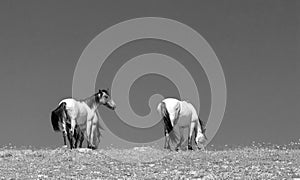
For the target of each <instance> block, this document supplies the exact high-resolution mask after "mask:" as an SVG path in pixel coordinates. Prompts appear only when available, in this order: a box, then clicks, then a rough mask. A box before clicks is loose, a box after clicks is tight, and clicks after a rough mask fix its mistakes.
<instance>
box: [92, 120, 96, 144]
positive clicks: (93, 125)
mask: <svg viewBox="0 0 300 180" xmlns="http://www.w3.org/2000/svg"><path fill="white" fill-rule="evenodd" d="M95 129H96V125H95V124H94V123H93V124H92V131H91V142H92V143H91V148H92V149H96V146H95V144H94V134H95Z"/></svg>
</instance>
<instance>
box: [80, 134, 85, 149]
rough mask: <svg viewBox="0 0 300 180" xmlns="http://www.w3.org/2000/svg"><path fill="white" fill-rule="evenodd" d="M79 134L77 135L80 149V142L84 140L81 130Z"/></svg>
mask: <svg viewBox="0 0 300 180" xmlns="http://www.w3.org/2000/svg"><path fill="white" fill-rule="evenodd" d="M79 134H80V135H79V148H82V142H83V140H84V134H83V132H82V131H81V130H80V132H79Z"/></svg>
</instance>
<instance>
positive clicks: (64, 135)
mask: <svg viewBox="0 0 300 180" xmlns="http://www.w3.org/2000/svg"><path fill="white" fill-rule="evenodd" d="M62 134H63V138H64V146H66V145H67V142H66V136H67V135H66V133H65V132H64V131H63V132H62Z"/></svg>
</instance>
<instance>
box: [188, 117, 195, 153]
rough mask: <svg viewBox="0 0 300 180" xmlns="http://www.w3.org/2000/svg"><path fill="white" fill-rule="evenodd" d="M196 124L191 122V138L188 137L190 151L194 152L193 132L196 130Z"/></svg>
mask: <svg viewBox="0 0 300 180" xmlns="http://www.w3.org/2000/svg"><path fill="white" fill-rule="evenodd" d="M195 125H196V124H195V122H191V125H190V128H189V137H188V150H193V147H192V137H193V131H194V130H195Z"/></svg>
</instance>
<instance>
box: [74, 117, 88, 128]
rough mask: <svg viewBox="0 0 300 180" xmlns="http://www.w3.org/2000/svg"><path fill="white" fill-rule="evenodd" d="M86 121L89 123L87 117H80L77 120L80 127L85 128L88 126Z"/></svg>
mask: <svg viewBox="0 0 300 180" xmlns="http://www.w3.org/2000/svg"><path fill="white" fill-rule="evenodd" d="M86 121H87V117H86V115H81V116H80V115H79V116H78V117H77V118H76V122H77V124H78V125H79V126H84V125H85V124H86Z"/></svg>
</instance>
